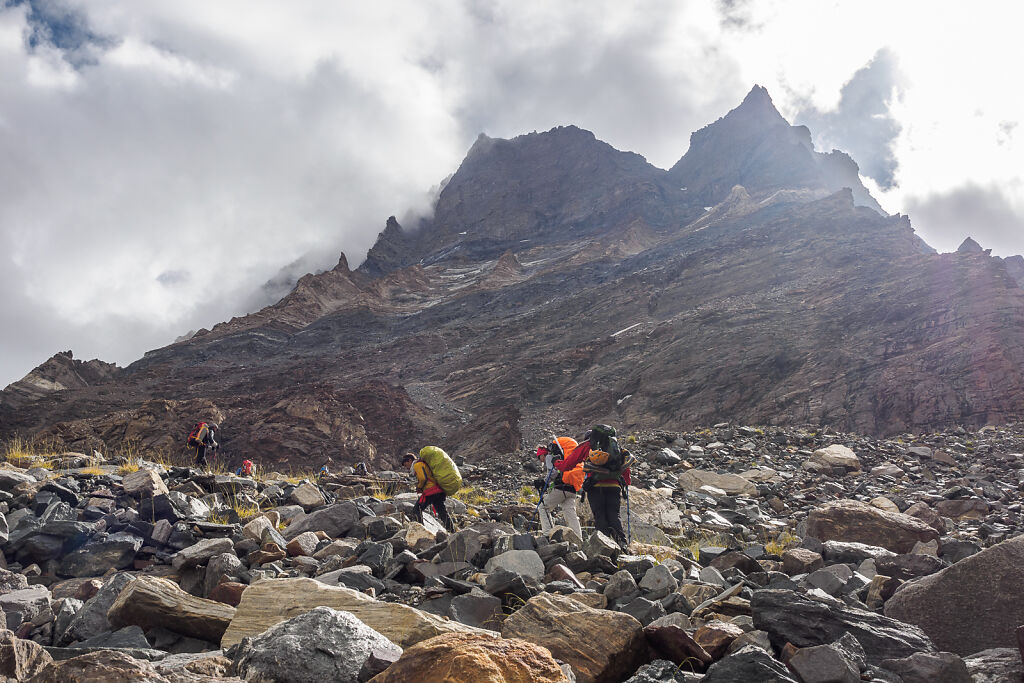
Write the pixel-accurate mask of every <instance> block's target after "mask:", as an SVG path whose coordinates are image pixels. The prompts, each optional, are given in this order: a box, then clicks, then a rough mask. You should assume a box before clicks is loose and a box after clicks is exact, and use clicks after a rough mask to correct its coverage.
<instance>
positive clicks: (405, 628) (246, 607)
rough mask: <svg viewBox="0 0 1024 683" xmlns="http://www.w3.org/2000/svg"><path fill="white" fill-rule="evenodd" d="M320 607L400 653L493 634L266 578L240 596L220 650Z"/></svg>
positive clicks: (299, 582)
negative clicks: (449, 637)
mask: <svg viewBox="0 0 1024 683" xmlns="http://www.w3.org/2000/svg"><path fill="white" fill-rule="evenodd" d="M320 606H326V607H332V608H334V609H337V610H343V611H345V612H351V613H352V614H353V615H355V616H356V617H357V618H358V619H359V620H360V621H362V622H363V623H364V624H366V625H367V626H369V627H370V628H372V629H373V630H375V631H377V632H378V633H380V634H381V635H383V636H384V637H385V638H387V639H388V640H390V641H391V642H392V643H395V644H396V645H399V646H400V647H403V648H404V647H408V646H410V645H415V644H416V643H418V642H420V641H422V640H426V639H427V638H432V637H434V636H437V635H441V634H442V633H452V632H455V633H477V634H483V635H495V634H494V632H493V631H487V630H484V629H478V628H473V627H472V626H466V625H465V624H460V623H458V622H457V621H450V620H446V619H442V618H440V617H437V616H434V615H433V614H428V613H426V612H423V611H421V610H418V609H415V608H413V607H409V606H408V605H399V604H396V603H389V602H381V601H379V600H374V599H373V598H371V597H370V596H368V595H365V594H364V593H360V592H359V591H355V590H352V589H350V588H343V587H340V586H339V587H334V586H326V585H324V584H322V583H320V582H319V581H316V580H314V579H266V580H264V581H259V582H257V583H254V584H252V585H251V586H249V587H248V588H247V589H245V592H243V593H242V599H241V601H240V602H239V603H238V608H237V612H235V617H234V619H232V620H231V624H230V625H229V626H228V628H227V631H225V633H224V637H223V638H222V639H221V647H222V648H224V649H227V648H229V647H231V646H232V645H234V644H236V643H239V642H241V640H242V638H244V637H246V636H254V635H258V634H260V633H263V632H264V631H266V630H267V629H268V628H270V627H271V626H273V625H274V624H277V623H280V622H282V621H286V620H288V619H291V618H292V617H296V616H298V615H300V614H304V613H306V612H308V611H310V610H312V609H313V608H314V607H320Z"/></svg>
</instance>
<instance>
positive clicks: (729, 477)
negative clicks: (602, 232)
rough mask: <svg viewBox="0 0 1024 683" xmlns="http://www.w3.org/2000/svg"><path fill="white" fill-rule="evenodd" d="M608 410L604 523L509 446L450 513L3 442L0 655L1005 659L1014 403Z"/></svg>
mask: <svg viewBox="0 0 1024 683" xmlns="http://www.w3.org/2000/svg"><path fill="white" fill-rule="evenodd" d="M621 438H622V442H623V444H624V445H626V446H627V447H628V448H629V449H630V450H631V451H632V453H633V454H634V455H635V456H636V458H637V460H636V464H635V465H634V468H633V479H634V486H633V487H631V489H630V505H629V514H628V517H627V513H626V509H627V506H626V505H623V517H624V521H625V522H626V524H625V526H627V527H628V529H629V530H630V532H631V536H632V538H631V542H630V543H629V544H628V545H624V546H620V545H618V544H616V543H615V542H614V541H612V540H611V539H610V538H607V537H606V536H604V535H603V534H601V533H599V532H597V531H595V530H593V528H592V527H591V526H588V520H589V519H590V518H589V516H588V515H587V514H581V517H582V518H583V521H584V538H579V537H578V536H577V535H576V534H575V533H574V532H572V531H571V530H570V529H569V528H568V527H566V526H561V525H556V526H555V527H554V528H553V529H552V530H550V531H549V532H547V533H542V532H540V531H539V530H538V527H537V515H536V510H535V507H534V506H535V505H536V497H535V492H534V491H533V490H532V489H530V488H529V483H530V482H532V481H533V480H534V479H536V476H537V471H536V470H537V469H538V465H537V462H536V460H535V459H534V458H533V457H532V456H523V457H522V458H521V459H518V460H517V459H515V458H512V457H501V458H499V457H496V458H493V459H490V460H485V461H483V462H477V463H475V464H465V463H462V465H463V475H464V479H465V483H466V486H467V488H466V489H465V490H464V491H463V492H461V493H460V494H459V495H457V496H455V497H452V498H449V500H448V506H449V510H450V512H451V514H452V515H453V516H454V518H455V519H456V520H457V530H456V531H454V532H451V533H449V532H447V531H445V530H444V529H442V528H441V526H440V525H438V524H437V522H436V521H435V520H434V519H433V518H432V517H430V516H429V515H426V516H424V518H423V519H422V522H419V521H413V518H412V513H413V507H414V504H415V500H416V494H414V493H412V492H411V483H410V481H409V480H408V479H407V477H406V475H405V473H404V472H403V473H395V472H389V471H379V472H372V473H370V474H356V473H355V471H354V470H352V469H351V468H343V469H342V470H341V471H338V472H336V473H335V474H333V475H330V476H328V477H325V478H323V479H321V480H320V481H311V480H302V479H295V478H289V477H284V476H281V475H278V474H276V473H271V474H269V475H267V476H265V477H261V478H259V479H258V480H257V479H250V478H242V477H235V476H229V475H219V474H205V473H200V472H197V471H195V470H191V469H188V468H166V467H163V466H161V465H159V464H157V463H149V462H146V461H145V460H135V461H132V462H124V461H118V460H116V459H111V460H109V461H108V460H107V459H105V458H104V457H103V456H102V455H101V454H99V453H96V454H93V455H92V456H85V455H82V454H75V453H65V454H60V455H56V456H50V457H49V458H45V459H39V460H38V461H29V462H18V465H25V466H15V465H14V464H11V463H3V464H2V465H0V512H2V513H3V514H2V515H0V544H2V545H0V548H2V551H3V553H2V556H0V558H2V562H0V610H2V613H3V617H4V623H3V624H0V627H5V628H0V679H3V680H12V681H35V682H40V683H41V682H42V681H54V680H66V681H86V680H88V681H100V680H102V681H132V680H145V681H158V682H162V681H168V682H170V681H174V682H178V683H184V682H190V681H261V682H262V681H282V682H284V681H325V680H333V681H360V682H362V681H375V682H377V683H382V682H385V681H452V682H454V681H483V682H486V683H498V682H515V683H519V682H522V683H525V682H527V681H542V682H545V683H546V682H549V681H550V682H554V681H578V682H580V683H591V682H597V683H606V682H607V683H610V682H618V681H631V682H633V683H651V682H669V681H675V682H686V683H695V682H697V681H703V682H704V683H716V682H724V681H736V682H738V681H795V682H802V683H810V682H812V681H813V682H819V683H823V682H825V681H849V682H850V683H855V682H856V681H886V682H889V683H899V682H901V681H902V682H905V683H909V682H913V681H951V682H957V681H965V682H967V681H1020V680H1022V675H1024V666H1022V663H1021V651H1020V648H1021V644H1022V642H1024V628H1022V625H1024V591H1022V590H1021V586H1022V585H1024V569H1022V567H1024V535H1022V531H1024V515H1022V509H1021V503H1020V496H1021V492H1022V490H1024V455H1022V454H1024V428H1018V427H1015V426H1010V427H1001V428H991V427H987V428H985V429H983V430H980V431H975V432H968V431H966V430H954V431H950V432H947V433H942V434H931V435H917V436H915V435H904V436H902V437H898V438H894V439H870V438H866V437H860V436H856V435H850V434H840V433H830V432H828V431H820V432H819V431H813V432H812V431H806V430H800V429H791V428H779V427H761V428H757V427H745V426H732V425H728V424H719V425H715V426H714V427H711V428H707V429H702V430H699V431H694V432H686V433H670V432H647V433H642V434H634V435H623V436H622V437H621ZM585 507H586V504H585V503H584V504H582V505H581V506H580V511H581V513H585V512H586V511H585V510H584V508H585Z"/></svg>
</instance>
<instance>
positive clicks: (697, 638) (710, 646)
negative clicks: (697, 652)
mask: <svg viewBox="0 0 1024 683" xmlns="http://www.w3.org/2000/svg"><path fill="white" fill-rule="evenodd" d="M741 635H743V629H741V628H740V627H739V626H737V625H736V624H730V623H728V622H725V621H717V620H716V621H709V622H708V623H706V624H704V625H703V626H701V627H700V628H699V629H697V632H696V633H694V634H693V640H694V642H696V643H697V644H698V645H700V646H701V647H702V648H704V650H705V652H707V653H708V654H709V655H711V658H712V659H716V660H717V659H721V658H722V656H723V655H724V654H725V651H726V650H728V649H729V646H730V645H732V641H734V640H736V639H737V638H739V637H740V636H741Z"/></svg>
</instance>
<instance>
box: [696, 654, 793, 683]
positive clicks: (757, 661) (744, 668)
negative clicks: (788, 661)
mask: <svg viewBox="0 0 1024 683" xmlns="http://www.w3.org/2000/svg"><path fill="white" fill-rule="evenodd" d="M738 681H758V683H797V679H796V678H794V677H793V676H792V675H791V674H790V672H789V671H787V670H786V667H785V665H784V664H782V663H781V662H779V661H776V660H775V659H773V658H772V656H771V655H770V654H768V653H767V652H765V651H764V650H762V649H761V648H759V647H755V646H754V645H748V646H747V647H745V648H743V649H742V650H739V651H738V652H735V653H733V654H731V655H728V656H726V657H724V658H722V659H720V660H719V661H717V662H715V663H714V664H712V665H711V667H710V668H708V672H707V673H706V674H704V678H702V679H701V683H737V682H738Z"/></svg>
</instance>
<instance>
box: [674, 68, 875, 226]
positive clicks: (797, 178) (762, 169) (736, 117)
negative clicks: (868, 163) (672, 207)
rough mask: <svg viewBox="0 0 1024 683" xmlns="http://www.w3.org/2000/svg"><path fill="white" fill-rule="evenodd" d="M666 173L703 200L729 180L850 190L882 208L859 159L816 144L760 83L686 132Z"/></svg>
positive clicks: (711, 199)
mask: <svg viewBox="0 0 1024 683" xmlns="http://www.w3.org/2000/svg"><path fill="white" fill-rule="evenodd" d="M669 175H670V176H671V177H672V178H673V179H674V181H675V182H676V183H677V184H678V185H679V187H681V188H685V191H686V192H687V195H688V196H690V197H691V198H693V199H694V200H696V201H699V202H700V203H701V204H703V205H705V206H714V205H716V204H718V203H719V202H721V201H722V200H724V199H725V198H726V197H727V196H728V194H729V192H730V191H731V189H732V188H733V186H735V185H742V186H744V187H745V188H746V189H747V191H748V192H750V193H751V195H752V196H755V197H765V196H769V195H771V194H772V193H774V192H778V191H779V190H783V189H787V190H793V189H812V190H818V191H822V192H823V193H832V192H835V191H837V190H840V189H842V188H844V187H849V188H850V189H851V190H852V191H853V195H854V200H855V201H856V202H857V204H858V205H860V206H868V207H870V208H872V209H874V210H875V211H877V212H878V213H884V212H883V211H882V208H881V207H880V206H879V205H878V203H877V202H876V201H875V200H874V198H872V197H871V195H870V193H868V191H867V189H866V188H865V187H864V186H863V184H862V183H861V181H860V178H859V176H858V168H857V164H856V163H855V162H854V161H853V159H851V158H850V157H849V156H847V155H846V154H844V153H842V152H838V151H835V150H834V151H833V152H832V153H831V154H822V153H819V152H816V151H815V150H814V144H813V142H812V140H811V133H810V131H809V130H808V129H807V127H806V126H791V125H790V124H789V122H788V121H786V119H785V118H784V117H783V116H782V115H781V114H780V113H779V111H778V110H777V109H776V108H775V105H774V104H773V103H772V100H771V97H770V96H769V95H768V91H767V90H766V89H765V88H763V87H761V86H754V88H753V89H752V90H751V91H750V93H748V94H747V96H746V98H744V100H743V102H742V103H740V105H739V106H738V107H736V108H735V109H733V110H732V111H730V112H729V113H728V114H726V115H725V116H723V117H722V118H720V119H718V120H717V121H715V122H714V123H712V124H710V125H708V126H705V127H704V128H702V129H700V130H698V131H697V132H695V133H694V134H693V135H691V136H690V148H689V149H688V150H687V152H686V154H685V155H684V156H683V158H682V159H680V160H679V161H678V162H677V163H676V164H675V165H674V166H673V167H672V168H671V169H669Z"/></svg>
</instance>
